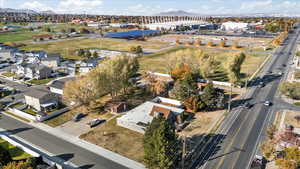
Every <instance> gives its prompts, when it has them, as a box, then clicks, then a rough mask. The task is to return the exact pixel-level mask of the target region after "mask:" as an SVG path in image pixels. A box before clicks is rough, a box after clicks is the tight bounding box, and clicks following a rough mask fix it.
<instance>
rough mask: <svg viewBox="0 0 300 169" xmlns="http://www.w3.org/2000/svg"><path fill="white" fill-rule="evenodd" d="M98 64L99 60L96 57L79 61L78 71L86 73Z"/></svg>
mask: <svg viewBox="0 0 300 169" xmlns="http://www.w3.org/2000/svg"><path fill="white" fill-rule="evenodd" d="M98 64H99V60H98V59H89V60H87V61H82V62H81V63H80V67H79V70H78V72H79V73H88V72H90V71H91V70H92V69H94V68H95V67H97V65H98Z"/></svg>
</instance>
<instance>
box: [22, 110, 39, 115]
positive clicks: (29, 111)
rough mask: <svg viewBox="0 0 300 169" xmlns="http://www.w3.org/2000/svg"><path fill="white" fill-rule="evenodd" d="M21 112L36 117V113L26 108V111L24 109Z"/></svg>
mask: <svg viewBox="0 0 300 169" xmlns="http://www.w3.org/2000/svg"><path fill="white" fill-rule="evenodd" d="M22 111H23V112H25V113H28V114H30V115H33V116H35V115H36V112H35V111H33V110H32V109H31V108H27V109H24V110H22Z"/></svg>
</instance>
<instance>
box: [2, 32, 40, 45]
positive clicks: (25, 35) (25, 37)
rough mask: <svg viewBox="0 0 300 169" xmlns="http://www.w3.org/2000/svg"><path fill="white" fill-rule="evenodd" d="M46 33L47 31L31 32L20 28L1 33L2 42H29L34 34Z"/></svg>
mask: <svg viewBox="0 0 300 169" xmlns="http://www.w3.org/2000/svg"><path fill="white" fill-rule="evenodd" d="M40 34H45V32H42V31H37V32H31V31H28V30H20V31H16V32H7V33H0V43H4V42H23V43H24V42H28V41H32V40H33V39H32V36H34V35H40Z"/></svg>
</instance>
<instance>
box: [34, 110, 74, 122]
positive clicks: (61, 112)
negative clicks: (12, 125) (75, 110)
mask: <svg viewBox="0 0 300 169" xmlns="http://www.w3.org/2000/svg"><path fill="white" fill-rule="evenodd" d="M67 111H69V108H67V107H66V108H64V109H61V110H58V111H56V112H53V113H51V114H49V115H47V116H43V117H37V118H36V119H37V121H39V122H43V121H45V120H48V119H51V118H52V117H55V116H58V115H60V114H63V113H65V112H67Z"/></svg>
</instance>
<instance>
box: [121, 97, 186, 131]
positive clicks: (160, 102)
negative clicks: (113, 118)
mask: <svg viewBox="0 0 300 169" xmlns="http://www.w3.org/2000/svg"><path fill="white" fill-rule="evenodd" d="M180 107H182V104H181V103H180V102H179V101H176V100H172V99H167V98H162V97H159V98H155V99H154V100H153V101H148V102H145V103H143V104H142V105H140V106H138V107H136V108H135V109H133V110H130V111H128V112H126V114H125V115H124V116H122V117H119V118H117V125H119V126H121V127H124V128H128V129H130V130H133V131H136V132H139V133H145V129H146V127H147V126H148V125H149V124H150V123H151V121H152V120H153V118H154V117H156V116H158V115H162V116H163V117H164V118H165V119H166V120H168V121H169V122H170V123H171V124H174V125H175V126H178V125H180V124H181V123H182V120H181V114H182V113H183V112H184V109H182V108H180Z"/></svg>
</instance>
